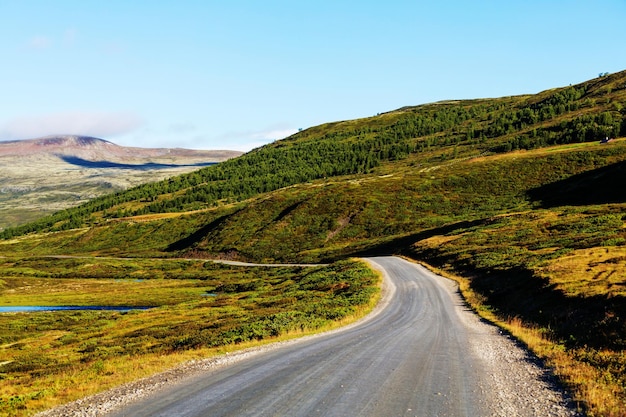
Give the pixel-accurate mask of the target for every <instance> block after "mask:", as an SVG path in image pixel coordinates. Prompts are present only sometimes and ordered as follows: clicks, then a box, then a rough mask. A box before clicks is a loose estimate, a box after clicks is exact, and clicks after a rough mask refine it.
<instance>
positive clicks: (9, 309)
mask: <svg viewBox="0 0 626 417" xmlns="http://www.w3.org/2000/svg"><path fill="white" fill-rule="evenodd" d="M149 308H152V307H131V306H0V313H28V312H33V311H67V310H106V311H131V310H147V309H149Z"/></svg>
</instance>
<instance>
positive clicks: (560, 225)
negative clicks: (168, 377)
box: [0, 72, 626, 416]
mask: <svg viewBox="0 0 626 417" xmlns="http://www.w3.org/2000/svg"><path fill="white" fill-rule="evenodd" d="M625 106H626V72H624V73H619V74H613V75H609V76H603V77H601V78H598V79H594V80H591V81H588V82H586V83H583V84H580V85H577V86H570V87H566V88H561V89H554V90H550V91H546V92H543V93H540V94H538V95H533V96H516V97H505V98H500V99H485V100H469V101H456V102H442V103H434V104H429V105H424V106H418V107H408V108H403V109H399V110H397V111H394V112H389V113H384V114H381V115H378V116H376V117H372V118H367V119H362V120H353V121H345V122H337V123H330V124H325V125H321V126H317V127H313V128H311V129H307V130H305V131H302V132H300V133H298V134H296V135H294V136H292V137H290V138H288V139H286V140H283V141H279V142H276V143H273V144H271V145H268V146H266V147H263V148H260V149H257V150H255V151H253V152H251V153H249V154H246V155H244V156H242V157H240V158H236V159H233V160H230V161H227V162H225V163H222V164H220V165H218V166H215V167H210V168H206V169H202V170H199V171H197V172H194V173H192V174H187V175H184V176H180V177H176V178H173V179H170V180H168V181H164V182H159V183H154V184H149V185H144V186H141V187H138V188H135V189H132V190H129V191H127V192H125V193H118V194H114V195H110V196H107V197H102V198H99V199H95V200H92V201H91V202H89V203H87V204H85V205H83V206H81V207H78V208H76V209H71V210H66V211H63V212H59V213H57V214H55V215H54V216H51V217H47V218H43V219H41V220H39V221H38V222H35V223H31V224H29V225H25V226H23V227H19V228H14V229H9V230H5V231H4V232H2V234H1V237H2V238H3V240H2V241H0V256H2V255H4V256H6V257H7V258H6V259H5V260H6V262H7V263H5V264H4V265H3V266H2V267H1V269H0V271H2V272H1V273H2V274H3V275H2V277H0V279H3V280H5V281H6V282H11V283H13V284H5V285H16V284H15V282H17V281H14V280H16V279H22V278H20V276H19V274H20V273H22V274H24V277H26V276H28V277H30V278H29V279H32V280H33V282H39V281H35V279H37V280H44V281H50V280H65V281H64V282H70V281H71V280H72V279H91V280H95V279H111V276H106V273H105V272H102V273H103V274H105V276H100V275H97V274H94V275H93V276H89V277H86V276H84V275H81V274H82V273H84V272H85V271H88V269H84V268H78V267H72V266H71V265H70V264H71V263H72V262H76V263H78V264H81V265H83V264H82V262H83V261H82V260H80V261H79V260H76V259H71V260H70V259H65V260H63V259H56V260H54V262H57V264H56V265H57V266H58V267H53V261H52V260H51V259H50V258H45V256H49V255H74V256H108V257H133V258H134V259H133V261H132V265H134V266H133V267H132V268H130V269H129V270H128V276H132V277H133V278H135V276H136V278H137V279H146V278H147V277H146V275H148V276H149V275H151V274H154V276H155V277H159V278H158V279H157V281H159V280H163V281H164V282H166V281H170V280H171V278H172V277H174V276H177V277H178V276H179V274H180V276H179V278H178V279H179V280H175V281H174V282H176V283H177V284H180V286H178V285H176V286H175V288H171V289H167V290H165V287H159V286H155V287H154V288H151V289H149V290H148V287H146V290H145V293H146V294H149V291H153V292H154V295H149V296H145V299H144V301H146V302H148V303H149V301H150V300H159V299H161V301H160V302H157V303H154V304H150V305H159V306H160V307H159V308H157V309H154V310H150V311H144V312H138V313H126V314H122V313H93V312H91V313H88V314H92V315H97V314H103V315H111V316H115V317H119V318H120V320H126V319H127V317H135V316H137V317H139V316H142V317H151V315H157V314H163V315H164V316H165V315H168V317H169V315H171V316H172V317H178V316H177V314H183V313H180V311H183V310H184V311H185V313H184V314H191V313H188V312H187V311H188V310H189V309H187V310H185V309H186V308H187V307H185V306H194V307H191V308H190V310H192V311H193V312H194V314H195V312H196V311H200V310H199V309H197V308H196V307H195V306H196V305H195V304H193V303H195V302H196V301H192V300H187V299H186V298H185V297H187V296H189V297H192V298H193V297H195V296H197V293H194V291H195V290H194V289H193V288H194V287H193V285H195V284H193V282H195V281H194V280H197V279H200V278H198V277H197V276H194V275H193V274H194V273H195V272H193V271H194V270H196V269H198V268H204V265H209V264H205V263H204V261H203V260H202V259H206V258H221V259H233V260H248V261H257V262H295V261H297V262H322V261H324V262H330V263H331V265H332V266H330V267H328V268H337V267H338V265H345V264H343V263H342V262H346V261H345V260H346V259H348V258H351V257H355V256H363V255H368V254H377V255H379V254H403V255H405V256H410V257H412V258H414V259H417V260H420V261H423V262H426V263H428V264H430V265H431V266H433V267H436V268H439V269H440V270H441V271H443V272H444V273H446V274H450V275H454V276H457V277H458V279H459V280H460V282H461V284H462V287H463V289H464V291H465V292H466V294H467V296H468V300H470V301H471V302H472V303H473V304H474V305H475V306H476V308H477V310H478V311H480V312H481V313H482V314H486V315H489V317H490V318H491V319H493V320H495V321H500V322H501V323H503V325H507V326H509V328H510V329H511V332H514V333H515V334H516V335H519V337H520V338H522V339H523V340H525V341H526V342H527V343H528V345H529V346H530V347H531V348H532V349H533V350H534V351H535V352H537V354H538V355H540V356H541V357H542V358H544V359H545V360H546V363H548V364H549V365H550V366H552V367H554V369H555V372H556V373H557V375H558V376H559V377H560V378H561V380H562V381H563V383H564V384H566V386H567V387H568V388H569V389H570V390H572V392H573V393H574V395H575V397H576V400H577V401H579V403H580V404H581V407H583V408H584V409H585V410H586V412H587V413H588V414H589V415H592V416H613V415H620V412H621V411H622V410H624V409H626V382H625V381H626V371H625V365H624V364H625V362H624V357H623V352H624V349H625V347H626V340H625V339H624V335H625V334H626V327H625V326H626V324H625V321H624V317H626V315H625V313H626V311H624V308H625V307H624V306H625V305H626V303H625V302H624V301H625V300H624V297H626V290H625V288H626V286H625V281H624V274H623V271H624V269H625V268H624V267H625V265H624V264H625V262H626V261H625V259H626V254H625V253H624V247H626V228H625V225H626V218H625V217H624V214H623V213H624V212H625V210H624V209H625V208H626V197H625V195H624V193H623V192H622V188H623V184H624V180H626V174H625V172H626V171H625V169H624V167H626V141H624V140H623V139H619V138H618V137H619V136H620V135H621V136H623V135H625V134H626V107H625ZM607 137H608V138H610V139H611V140H610V141H607V140H606V139H607ZM601 142H603V143H601ZM16 257H17V258H16ZM34 257H35V258H34ZM155 257H158V258H161V260H160V261H158V262H163V265H170V266H171V265H175V264H176V263H177V262H187V263H188V264H185V265H187V266H186V267H185V269H184V270H182V269H181V270H180V271H178V270H177V271H176V272H175V273H172V274H171V275H168V274H167V273H165V272H158V271H159V268H160V267H157V266H155V265H160V264H158V263H156V262H157V261H155V260H154V259H153V258H155ZM182 258H185V259H197V260H196V261H191V260H189V261H181V260H180V259H182ZM177 259H178V260H177ZM0 260H2V258H0ZM12 262H13V263H14V264H10V265H9V263H12ZM63 262H67V263H68V265H64V264H62V263H63ZM101 262H104V261H98V262H95V264H96V265H99V264H100V263H101ZM107 262H109V263H110V264H107V265H109V266H108V268H113V265H114V264H115V262H122V263H123V261H114V260H113V259H111V260H109V261H107ZM335 262H340V263H335ZM38 263H41V264H42V265H44V267H42V269H38V267H37V264H38ZM192 265H195V266H192ZM350 265H352V264H350ZM127 267H128V266H127ZM116 268H117V267H116ZM342 268H343V266H342ZM105 269H106V268H105ZM64 271H67V273H65V272H64ZM115 271H116V272H113V274H117V273H120V272H119V271H121V270H115ZM142 271H144V272H142ZM164 271H165V270H164ZM188 271H191V272H188ZM312 271H314V270H308V269H307V270H302V271H301V272H302V273H306V274H312V273H313V272H312ZM322 271H323V269H322ZM274 273H276V274H278V275H277V276H280V275H281V274H284V273H286V272H284V273H283V272H281V273H279V272H274ZM294 273H295V272H294ZM299 273H300V272H298V274H299ZM360 273H364V272H360ZM54 274H58V276H57V275H54ZM186 274H187V275H186ZM188 274H191V276H189V275H188ZM211 274H213V272H211ZM263 274H265V275H262V278H261V280H260V281H257V280H256V279H253V278H252V277H249V278H250V279H249V280H248V281H249V284H246V283H244V282H243V281H235V283H236V285H241V286H242V288H243V287H246V285H251V286H252V287H254V286H255V285H258V286H259V288H261V289H264V288H266V286H267V288H268V291H270V293H271V294H272V297H275V299H273V300H274V301H273V302H275V304H272V305H271V307H269V306H263V305H262V303H259V304H255V307H254V308H252V307H249V310H246V311H247V312H250V315H249V316H247V315H245V314H244V315H243V316H245V317H246V318H247V319H250V318H251V317H253V316H255V317H256V316H257V315H258V316H259V317H267V316H264V315H263V314H265V313H264V312H265V310H264V309H265V308H270V309H271V311H272V313H271V314H280V313H278V312H276V311H274V310H273V309H274V308H278V307H277V305H283V304H281V303H283V302H285V305H288V302H287V301H285V300H286V299H291V298H289V297H287V296H286V295H285V294H289V293H290V291H292V290H291V289H288V288H287V287H282V286H280V285H282V284H280V285H278V286H277V287H273V289H270V287H271V286H272V285H274V284H272V282H274V281H273V280H274V279H275V278H273V277H272V275H271V274H268V273H266V272H263ZM298 276H299V275H298ZM329 276H331V277H332V276H333V275H332V274H331V275H329ZM187 278H188V279H189V280H191V281H190V284H189V285H190V286H189V287H187V286H186V285H187V284H185V281H184V279H187ZM290 280H291V281H293V282H294V285H300V284H298V283H301V280H300V278H298V279H296V278H290ZM200 281H202V280H201V279H200ZM42 282H43V281H42ZM93 282H94V283H95V282H96V281H93ZM255 282H256V283H257V284H252V283H255ZM265 282H267V284H265ZM339 284H341V281H340V280H339V278H328V281H327V282H326V284H325V285H326V287H325V288H326V293H324V294H326V295H331V294H332V297H330V298H333V299H334V298H336V297H339V296H340V295H341V294H342V291H343V289H342V288H341V287H342V285H339ZM49 285H50V288H52V287H54V286H52V285H51V284H49ZM94 285H96V284H94ZM142 285H148V284H143V283H142ZM164 285H165V284H164ZM199 285H200V284H199ZM204 285H205V283H204V282H203V283H202V284H201V285H200V287H201V288H202V289H203V290H204V289H206V291H214V290H217V285H216V284H210V285H209V284H207V285H206V287H205V286H204ZM211 285H212V286H213V287H215V288H213V287H211ZM285 285H286V284H285ZM209 287H211V288H209ZM228 288H230V287H228ZM233 288H234V287H233ZM246 288H247V287H246ZM259 288H256V287H255V288H250V289H249V290H248V289H247V290H246V291H245V292H247V291H250V292H252V293H254V294H257V293H259V294H260V289H259ZM300 289H301V290H304V291H305V292H304V293H302V295H301V296H302V297H304V299H306V297H307V296H305V295H304V294H307V291H312V292H313V294H316V293H317V292H316V291H317V290H316V289H315V288H314V287H300ZM159 291H163V293H166V292H167V291H171V292H172V300H174V299H176V302H172V303H168V302H167V301H166V300H165V299H162V298H160V296H159V295H158V294H159ZM272 291H273V292H272ZM22 292H24V291H22ZM92 292H94V293H97V291H95V290H92ZM224 292H225V294H230V293H231V292H233V294H235V295H233V296H232V297H234V298H237V300H238V302H241V303H244V304H243V305H246V304H245V303H247V302H248V301H247V300H248V298H246V297H247V296H246V297H243V296H241V291H239V292H238V291H230V290H228V291H226V290H224ZM194 294H195V295H194ZM177 297H178V298H177ZM254 297H256V295H255V296H254ZM259 297H260V295H259ZM368 297H370V298H371V294H369V296H368ZM368 297H364V299H363V300H361V301H362V302H363V303H365V304H367V302H368V301H367V300H365V298H368ZM219 299H220V298H219V297H216V298H215V299H213V298H210V299H203V300H202V301H197V303H200V304H202V303H206V304H211V306H213V307H216V305H215V302H216V301H217V300H219ZM338 299H341V298H338ZM138 300H139V299H138ZM296 300H298V297H296ZM368 300H369V298H368ZM361 301H359V302H361ZM137 302H138V301H137ZM200 304H198V305H200ZM202 305H204V304H202ZM257 307H258V308H259V309H258V310H257V309H256V308H257ZM281 308H282V307H281ZM301 308H302V309H303V311H308V310H306V308H307V307H305V306H302V307H301ZM207 311H210V310H207ZM281 311H282V310H281ZM289 311H291V310H289ZM64 314H67V315H68V316H69V315H71V314H78V313H64ZM85 314H87V313H85ZM207 314H208V313H207ZM242 314H243V313H242ZM246 314H247V313H246ZM347 314H351V313H347ZM42 317H43V315H42ZM281 317H282V316H281ZM298 317H301V316H300V315H298V314H296V316H295V317H294V318H293V319H294V320H296V322H297V319H298ZM340 317H341V316H337V317H335V318H340ZM326 319H327V320H332V319H333V317H326V318H325V320H326ZM159 320H160V319H159ZM203 320H204V319H203ZM207 320H208V319H207ZM263 320H264V319H261V322H263ZM9 321H11V320H9ZM195 322H196V321H194V323H195ZM172 323H176V320H175V319H172ZM263 323H266V322H263ZM266 324H267V323H266ZM156 327H157V328H158V327H159V326H156ZM296 327H297V326H296ZM300 327H302V326H300ZM300 327H298V329H299V328H300ZM313 327H315V326H313ZM179 330H180V331H179V332H178V333H179V337H178V338H177V339H169V338H168V337H169V336H168V335H167V333H165V335H163V333H158V332H161V330H160V328H159V330H158V331H157V330H155V331H157V333H158V334H159V335H161V336H159V337H155V339H158V340H159V343H160V342H164V343H165V342H167V343H165V344H164V345H162V344H158V343H157V344H156V345H154V346H157V345H158V346H161V347H163V346H167V349H170V351H171V352H176V354H178V353H180V352H179V351H178V350H176V349H174V348H173V347H172V346H173V344H172V343H173V341H175V342H176V343H178V345H180V346H181V347H182V348H183V351H185V352H187V351H188V350H186V349H189V351H192V352H195V351H196V349H200V350H202V349H205V348H209V346H212V343H213V342H211V340H213V339H212V338H213V337H218V338H219V337H225V336H224V333H223V332H222V331H221V330H215V329H212V328H211V329H209V328H204V327H203V328H198V327H194V326H190V327H181V328H180V329H179ZM296 330H297V329H296ZM257 331H259V330H258V329H257V328H256V327H254V329H246V330H245V331H244V334H247V335H248V334H249V335H253V336H252V338H253V339H254V337H255V336H254V335H255V334H257V333H256V332H257ZM298 331H300V330H298ZM112 332H113V331H112V330H111V332H109V330H107V332H103V331H102V330H100V334H101V335H105V334H106V335H108V334H109V333H112ZM261 333H262V334H263V337H265V333H263V332H262V331H261ZM0 334H3V333H0ZM226 334H228V335H229V336H228V337H227V338H226V339H224V340H228V341H232V340H231V339H230V337H231V336H232V334H231V333H226ZM220 335H221V336H220ZM270 335H271V332H270ZM143 336H145V335H143V334H142V337H143ZM100 337H105V336H100ZM146 337H147V336H146ZM233 337H235V340H234V341H240V340H238V339H237V337H238V336H233ZM142 340H143V339H142ZM146 340H150V341H151V342H149V343H148V344H146V345H141V346H142V349H143V350H146V351H147V352H150V349H153V345H152V344H151V343H156V342H154V339H150V338H148V339H146ZM7 343H12V342H7ZM107 343H109V344H110V346H109V348H110V349H113V348H114V346H118V345H119V346H124V343H122V342H119V341H118V342H113V341H109V342H107ZM116 343H117V344H116ZM142 343H143V342H142ZM168 343H169V344H168ZM176 343H175V344H176ZM178 345H177V346H178ZM161 347H159V348H154V349H156V351H157V352H161V351H159V349H161ZM164 349H165V348H164ZM167 349H166V350H167ZM113 350H114V349H113ZM123 354H124V353H123V352H122V353H121V355H122V356H123ZM107 358H111V361H113V360H114V358H115V355H111V356H109V357H107ZM111 361H109V359H107V361H106V362H104V363H106V364H107V366H109V365H108V364H109V363H113V362H111ZM4 366H8V365H4ZM110 366H111V367H113V365H110ZM1 369H2V368H0V370H1ZM108 372H113V368H111V369H110V370H108ZM7 377H8V376H7ZM29 392H36V391H35V390H31V391H29ZM20 395H21V394H20ZM5 401H6V400H5Z"/></svg>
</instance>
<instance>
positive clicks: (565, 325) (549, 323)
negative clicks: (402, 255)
mask: <svg viewBox="0 0 626 417" xmlns="http://www.w3.org/2000/svg"><path fill="white" fill-rule="evenodd" d="M420 258H421V257H420ZM431 261H432V259H427V262H431ZM449 261H450V260H449V259H448V260H446V262H449ZM434 263H435V264H436V263H437V262H434ZM468 273H471V274H472V276H473V278H472V279H471V280H470V286H471V288H472V289H473V290H474V291H476V292H478V293H480V294H482V295H484V296H485V298H486V299H485V302H486V304H488V305H490V306H492V307H495V308H496V309H497V310H498V311H499V312H500V314H502V315H503V316H509V317H520V318H522V319H523V320H525V321H530V322H533V323H535V324H537V325H538V326H539V327H542V328H546V329H551V330H552V331H553V332H554V334H555V335H556V336H557V337H558V338H559V339H561V340H563V341H565V342H566V343H567V344H568V345H569V346H571V347H583V346H588V347H594V348H596V349H602V348H607V347H608V348H612V349H623V348H624V345H625V343H626V338H625V337H624V335H625V334H626V321H625V317H626V303H625V302H624V301H626V300H625V299H624V297H621V296H615V297H608V296H605V295H594V296H588V297H572V296H567V295H565V294H564V293H563V292H562V291H561V290H559V289H557V288H556V286H555V285H554V284H550V283H549V282H548V280H547V279H545V278H541V277H538V276H536V275H534V274H533V273H532V271H529V270H527V269H524V268H514V269H508V270H506V271H475V270H471V271H468Z"/></svg>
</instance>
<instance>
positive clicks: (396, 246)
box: [345, 219, 485, 257]
mask: <svg viewBox="0 0 626 417" xmlns="http://www.w3.org/2000/svg"><path fill="white" fill-rule="evenodd" d="M484 223H485V219H480V220H471V221H462V222H457V223H451V224H447V225H445V226H441V227H436V228H433V229H427V230H422V231H420V232H417V233H413V234H410V235H407V236H402V237H399V238H396V239H392V240H389V241H386V242H383V243H379V244H376V245H372V246H369V247H366V248H360V249H356V250H355V251H352V252H350V253H348V254H346V255H345V257H353V256H356V257H368V256H390V255H404V254H407V253H408V252H409V251H410V248H411V245H413V244H414V243H415V242H418V241H420V240H423V239H428V238H430V237H433V236H438V235H446V234H448V233H451V232H453V231H455V230H457V229H467V228H470V227H474V226H478V225H481V224H484Z"/></svg>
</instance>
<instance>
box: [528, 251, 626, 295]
mask: <svg viewBox="0 0 626 417" xmlns="http://www.w3.org/2000/svg"><path fill="white" fill-rule="evenodd" d="M625 271H626V247H622V246H618V247H615V246H612V247H595V248H589V249H580V250H575V251H573V252H572V253H570V254H568V255H566V256H562V257H559V258H558V259H555V260H553V261H551V262H550V263H549V264H548V265H547V266H545V267H543V268H541V269H540V270H539V272H540V273H541V274H542V275H543V276H545V277H549V279H550V282H551V283H554V284H556V285H557V288H558V289H560V290H562V291H563V292H564V293H565V294H566V295H568V296H585V297H590V296H594V295H608V296H609V297H611V296H616V295H621V296H626V274H625Z"/></svg>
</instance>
